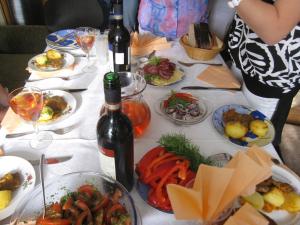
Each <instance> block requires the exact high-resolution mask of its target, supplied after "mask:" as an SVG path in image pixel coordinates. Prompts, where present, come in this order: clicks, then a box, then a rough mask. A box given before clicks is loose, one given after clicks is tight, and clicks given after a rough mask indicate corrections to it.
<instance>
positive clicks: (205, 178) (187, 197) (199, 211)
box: [167, 147, 272, 222]
mask: <svg viewBox="0 0 300 225" xmlns="http://www.w3.org/2000/svg"><path fill="white" fill-rule="evenodd" d="M260 151H263V150H262V149H260V148H258V147H252V148H251V149H249V150H248V151H247V152H244V151H240V152H238V153H237V154H236V155H235V156H234V157H233V159H232V160H231V161H230V162H229V163H228V164H227V165H226V167H224V168H218V167H213V166H207V165H200V166H199V168H198V171H197V175H196V178H195V182H194V185H193V188H192V189H189V188H186V187H182V186H179V185H175V184H169V185H168V186H167V191H168V195H169V198H170V201H171V204H172V208H173V210H174V214H175V217H176V218H177V219H186V220H192V219H197V220H200V221H205V222H211V221H214V220H216V219H217V218H218V217H219V216H220V215H221V214H222V212H224V211H226V210H227V209H228V208H229V207H231V206H232V204H233V203H234V201H235V200H236V199H237V197H239V196H240V195H243V194H245V193H248V192H249V188H250V189H251V190H253V187H255V186H256V185H257V184H258V183H260V182H261V181H262V180H264V179H266V178H268V177H270V176H271V165H272V163H271V160H270V158H269V160H268V158H267V156H266V153H261V152H260ZM249 152H250V153H249ZM252 157H253V158H252ZM267 165H268V166H267ZM253 191H254V190H253Z"/></svg>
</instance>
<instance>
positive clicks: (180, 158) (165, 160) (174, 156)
mask: <svg viewBox="0 0 300 225" xmlns="http://www.w3.org/2000/svg"><path fill="white" fill-rule="evenodd" d="M170 154H172V155H171V156H170V157H168V158H166V159H163V160H161V161H158V162H157V163H155V164H154V165H153V170H154V171H155V169H156V168H157V167H158V166H160V165H161V164H165V163H168V162H169V161H176V160H185V158H184V157H182V156H178V155H175V154H173V153H170Z"/></svg>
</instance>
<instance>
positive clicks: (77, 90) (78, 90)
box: [43, 88, 87, 92]
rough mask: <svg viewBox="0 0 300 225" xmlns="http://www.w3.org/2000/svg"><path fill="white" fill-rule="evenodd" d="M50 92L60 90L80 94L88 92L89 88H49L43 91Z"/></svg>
mask: <svg viewBox="0 0 300 225" xmlns="http://www.w3.org/2000/svg"><path fill="white" fill-rule="evenodd" d="M49 90H60V91H66V92H80V91H86V90H87V88H71V89H63V88H53V89H52V88H49V89H44V90H43V91H49Z"/></svg>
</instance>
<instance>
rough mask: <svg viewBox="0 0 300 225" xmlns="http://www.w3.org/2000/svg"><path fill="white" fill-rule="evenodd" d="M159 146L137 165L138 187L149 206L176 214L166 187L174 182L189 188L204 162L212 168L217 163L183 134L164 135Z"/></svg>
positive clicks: (151, 150)
mask: <svg viewBox="0 0 300 225" xmlns="http://www.w3.org/2000/svg"><path fill="white" fill-rule="evenodd" d="M159 144H160V145H159V146H156V147H154V148H153V149H150V150H149V151H148V152H147V153H146V154H145V155H144V156H143V157H142V158H141V159H140V160H139V162H138V163H137V164H136V169H135V171H136V174H137V176H138V179H137V184H136V188H137V191H138V193H139V195H140V196H141V198H142V199H143V200H144V201H145V202H146V203H147V204H149V205H150V206H152V207H154V208H156V209H158V210H160V211H163V212H166V213H172V207H171V203H170V200H169V197H168V194H167V191H166V185H167V184H168V183H174V184H178V185H181V186H187V185H188V184H189V183H190V182H191V181H193V180H194V178H195V176H196V171H197V169H198V166H199V165H200V164H201V163H204V164H210V165H211V164H213V162H212V161H211V160H209V159H208V158H206V157H205V156H203V155H202V154H201V153H200V151H199V148H198V146H196V145H194V144H193V143H191V141H190V140H189V139H187V138H186V137H185V136H184V135H182V134H168V135H163V136H162V137H161V138H160V139H159Z"/></svg>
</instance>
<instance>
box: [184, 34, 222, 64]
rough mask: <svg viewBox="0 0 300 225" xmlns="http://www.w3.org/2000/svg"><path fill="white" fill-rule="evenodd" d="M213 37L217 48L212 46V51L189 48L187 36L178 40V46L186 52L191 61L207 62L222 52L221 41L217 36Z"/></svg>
mask: <svg viewBox="0 0 300 225" xmlns="http://www.w3.org/2000/svg"><path fill="white" fill-rule="evenodd" d="M215 37H216V40H217V46H214V47H213V48H212V49H203V48H195V47H192V46H190V45H189V42H188V35H187V34H186V35H184V36H182V37H181V38H180V44H181V45H182V47H183V48H184V50H185V51H186V53H187V55H188V56H189V57H191V58H192V59H196V60H202V61H207V60H211V59H213V58H214V57H216V55H217V54H218V53H219V52H220V51H222V49H223V47H224V44H223V41H221V40H220V39H219V38H218V37H217V36H215Z"/></svg>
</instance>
